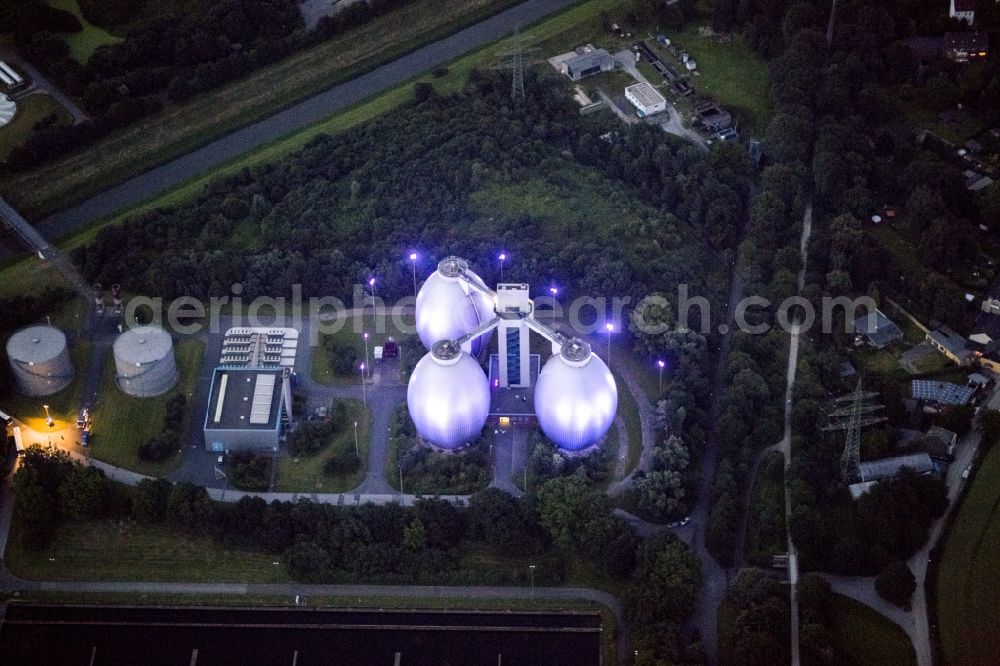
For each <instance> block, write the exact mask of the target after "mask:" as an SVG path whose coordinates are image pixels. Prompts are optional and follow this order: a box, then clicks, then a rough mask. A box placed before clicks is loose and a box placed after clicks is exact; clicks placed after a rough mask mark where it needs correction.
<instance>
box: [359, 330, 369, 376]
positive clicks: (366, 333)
mask: <svg viewBox="0 0 1000 666" xmlns="http://www.w3.org/2000/svg"><path fill="white" fill-rule="evenodd" d="M361 337H363V338H364V339H365V365H367V366H369V367H368V374H369V375H370V374H371V364H370V362H369V361H368V331H365V332H364V333H362V334H361Z"/></svg>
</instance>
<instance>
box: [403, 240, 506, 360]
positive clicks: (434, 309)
mask: <svg viewBox="0 0 1000 666" xmlns="http://www.w3.org/2000/svg"><path fill="white" fill-rule="evenodd" d="M462 276H465V278H467V279H468V280H471V281H473V282H476V283H478V284H480V285H482V284H483V281H482V280H481V279H480V277H479V276H478V275H476V274H475V273H473V272H472V271H471V270H469V264H468V262H466V261H465V260H464V259H460V258H458V257H448V258H447V259H443V260H442V261H441V262H440V263H438V268H437V270H436V271H434V272H433V273H432V274H431V275H430V277H428V278H427V280H426V281H425V282H424V284H423V285H422V286H421V287H420V292H419V293H418V294H417V308H416V320H417V321H416V324H417V335H418V336H420V341H421V342H422V343H424V347H426V348H427V349H431V348H432V347H433V346H434V343H436V342H438V341H440V340H454V339H456V338H460V337H462V336H463V335H465V334H467V333H470V332H472V331H473V330H475V329H476V328H477V327H479V326H480V325H482V324H484V323H486V322H487V321H490V320H491V319H493V316H494V315H493V301H492V299H491V298H490V297H489V296H487V295H486V294H484V293H482V292H481V291H480V290H478V289H475V288H471V287H470V286H469V284H468V282H467V281H466V279H463V277H462ZM489 339H490V334H488V333H487V334H486V335H481V336H479V337H478V338H476V339H475V340H473V341H472V355H473V356H478V355H479V351H480V350H481V349H482V348H483V347H484V346H485V345H487V344H489Z"/></svg>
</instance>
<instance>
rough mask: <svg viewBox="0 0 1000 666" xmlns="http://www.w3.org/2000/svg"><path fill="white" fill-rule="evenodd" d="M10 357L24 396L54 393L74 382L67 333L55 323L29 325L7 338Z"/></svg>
mask: <svg viewBox="0 0 1000 666" xmlns="http://www.w3.org/2000/svg"><path fill="white" fill-rule="evenodd" d="M7 358H8V360H9V361H10V367H11V369H12V370H13V371H14V378H15V380H16V381H17V387H18V391H20V392H21V393H23V394H24V395H28V396H43V395H52V394H53V393H58V392H59V391H61V390H63V389H64V388H66V387H67V386H69V384H70V382H72V381H73V361H72V360H70V357H69V348H68V347H67V346H66V334H65V333H63V332H62V331H60V330H59V329H58V328H55V327H54V326H28V327H26V328H22V329H21V330H19V331H17V332H16V333H14V335H12V336H10V339H9V340H7Z"/></svg>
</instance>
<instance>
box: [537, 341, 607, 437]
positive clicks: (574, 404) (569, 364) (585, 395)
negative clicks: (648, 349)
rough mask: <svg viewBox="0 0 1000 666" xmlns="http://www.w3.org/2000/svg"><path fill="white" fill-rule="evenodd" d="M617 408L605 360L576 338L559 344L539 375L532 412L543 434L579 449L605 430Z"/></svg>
mask: <svg viewBox="0 0 1000 666" xmlns="http://www.w3.org/2000/svg"><path fill="white" fill-rule="evenodd" d="M617 410H618V386H617V385H616V384H615V378H614V377H613V376H612V375H611V371H610V370H608V366H607V365H605V363H604V361H602V360H601V359H600V358H598V357H597V355H596V354H594V353H593V352H592V351H591V349H590V345H589V344H587V343H586V342H583V341H582V340H579V339H573V340H572V341H570V342H568V343H566V344H564V345H563V346H562V349H561V351H560V352H559V354H556V355H554V356H553V357H552V358H550V359H549V360H548V361H547V362H546V363H545V367H543V368H542V371H541V372H540V373H539V374H538V381H537V383H536V384H535V414H536V416H537V417H538V424H539V425H540V426H541V427H542V432H544V433H545V436H546V437H548V438H549V439H550V440H552V441H553V442H554V443H555V444H556V446H558V447H559V448H561V449H563V450H566V451H582V450H583V449H586V448H587V447H589V446H592V445H594V444H596V443H597V442H599V441H600V440H601V438H602V437H604V435H605V434H606V433H607V432H608V429H609V428H610V427H611V424H612V423H613V422H614V420H615V413H616V412H617Z"/></svg>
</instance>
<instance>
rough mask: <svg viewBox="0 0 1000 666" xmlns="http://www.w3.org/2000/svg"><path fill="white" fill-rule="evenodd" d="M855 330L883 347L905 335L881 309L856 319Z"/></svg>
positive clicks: (877, 345) (874, 343)
mask: <svg viewBox="0 0 1000 666" xmlns="http://www.w3.org/2000/svg"><path fill="white" fill-rule="evenodd" d="M854 330H856V331H858V332H859V333H861V334H862V335H864V336H865V337H866V338H868V341H869V342H871V343H872V344H873V345H875V346H876V347H882V346H884V345H887V344H889V343H890V342H892V341H893V340H898V339H899V338H901V337H903V331H901V330H900V329H899V326H896V324H895V323H893V321H892V320H891V319H889V318H888V317H886V316H885V315H884V314H883V313H882V311H881V310H874V311H873V312H869V313H868V314H865V315H861V316H860V317H858V318H857V319H855V320H854Z"/></svg>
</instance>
